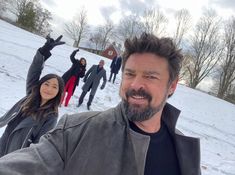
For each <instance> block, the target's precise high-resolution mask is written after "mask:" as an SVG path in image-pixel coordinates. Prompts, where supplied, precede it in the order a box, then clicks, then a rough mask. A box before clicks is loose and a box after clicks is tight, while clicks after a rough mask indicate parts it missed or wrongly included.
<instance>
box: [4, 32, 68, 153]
mask: <svg viewBox="0 0 235 175" xmlns="http://www.w3.org/2000/svg"><path fill="white" fill-rule="evenodd" d="M61 38H62V36H60V37H58V38H57V39H56V40H54V39H52V38H50V37H47V42H46V43H45V44H44V46H43V47H41V48H39V49H38V51H37V53H36V55H35V56H34V59H33V62H32V63H31V65H30V68H29V70H28V74H27V81H26V96H25V97H24V98H22V99H21V100H20V101H18V102H17V103H16V104H15V105H14V106H13V107H12V108H11V109H10V110H9V111H8V112H7V113H6V114H4V115H3V116H2V117H1V118H0V127H3V126H5V125H7V127H6V129H5V131H4V133H3V135H2V137H1V138H0V157H2V156H4V155H5V154H8V153H10V152H12V151H15V150H17V149H21V148H25V147H28V146H29V145H30V144H31V143H37V142H38V141H39V138H40V137H41V136H42V135H43V134H45V133H46V132H47V131H49V130H51V129H52V128H53V127H54V126H55V125H56V122H57V118H58V106H59V104H60V100H61V96H62V93H63V89H64V82H63V79H62V78H61V77H59V76H58V75H56V74H47V75H45V76H43V77H42V78H41V79H39V78H40V75H41V72H42V69H43V66H44V62H45V61H46V60H47V59H48V58H49V57H50V56H51V53H50V50H52V49H53V48H54V47H55V46H57V45H61V44H64V42H61V41H60V40H61Z"/></svg>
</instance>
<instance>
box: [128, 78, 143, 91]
mask: <svg viewBox="0 0 235 175" xmlns="http://www.w3.org/2000/svg"><path fill="white" fill-rule="evenodd" d="M144 87H145V83H144V80H143V78H142V77H141V76H136V77H135V78H134V79H133V81H132V83H131V88H132V89H135V90H138V89H141V88H144Z"/></svg>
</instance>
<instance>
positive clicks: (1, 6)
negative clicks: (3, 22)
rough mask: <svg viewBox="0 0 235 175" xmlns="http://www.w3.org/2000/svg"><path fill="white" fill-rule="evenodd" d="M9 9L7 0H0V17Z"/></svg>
mask: <svg viewBox="0 0 235 175" xmlns="http://www.w3.org/2000/svg"><path fill="white" fill-rule="evenodd" d="M6 9H7V0H0V17H1V15H2V13H3V12H5V11H6Z"/></svg>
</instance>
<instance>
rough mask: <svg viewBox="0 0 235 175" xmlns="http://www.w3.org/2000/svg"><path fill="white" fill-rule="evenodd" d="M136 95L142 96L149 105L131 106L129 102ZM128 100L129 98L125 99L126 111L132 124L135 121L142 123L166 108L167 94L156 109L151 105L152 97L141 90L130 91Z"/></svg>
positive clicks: (127, 96) (127, 93)
mask: <svg viewBox="0 0 235 175" xmlns="http://www.w3.org/2000/svg"><path fill="white" fill-rule="evenodd" d="M134 95H136V96H141V97H143V98H145V99H147V100H148V105H147V106H146V107H141V105H138V104H130V103H129V102H128V98H129V97H131V96H134ZM126 98H127V99H126V100H125V99H123V102H124V109H125V114H126V116H127V118H128V119H129V120H130V121H132V122H134V121H139V122H141V121H145V120H148V119H150V118H152V117H153V116H154V114H156V113H158V112H159V111H160V110H161V109H162V108H163V107H164V105H165V102H166V98H167V94H165V96H164V98H163V100H162V101H161V103H160V104H159V105H158V106H156V107H152V106H151V105H150V103H151V101H152V96H151V95H150V94H149V93H147V92H146V91H145V90H143V89H139V90H138V91H136V90H133V89H130V90H128V91H127V92H126Z"/></svg>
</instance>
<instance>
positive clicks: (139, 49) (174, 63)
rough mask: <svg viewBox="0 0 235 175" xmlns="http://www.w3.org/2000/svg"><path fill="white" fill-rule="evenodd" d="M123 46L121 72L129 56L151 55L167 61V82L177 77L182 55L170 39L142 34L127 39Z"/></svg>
mask: <svg viewBox="0 0 235 175" xmlns="http://www.w3.org/2000/svg"><path fill="white" fill-rule="evenodd" d="M124 46H125V51H124V53H123V61H122V71H123V70H124V67H125V64H126V61H127V59H128V58H129V56H130V55H131V54H134V53H152V54H155V55H157V56H161V57H163V58H165V59H166V60H167V61H168V67H169V74H170V79H169V82H172V81H173V80H175V79H176V78H177V77H178V76H179V72H180V69H181V64H182V59H183V55H182V54H181V50H180V49H178V48H176V45H175V44H174V42H173V41H172V39H171V38H158V37H156V36H155V35H153V34H147V33H143V34H142V35H141V36H140V37H139V38H137V37H134V38H131V39H127V40H126V41H125V43H124Z"/></svg>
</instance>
